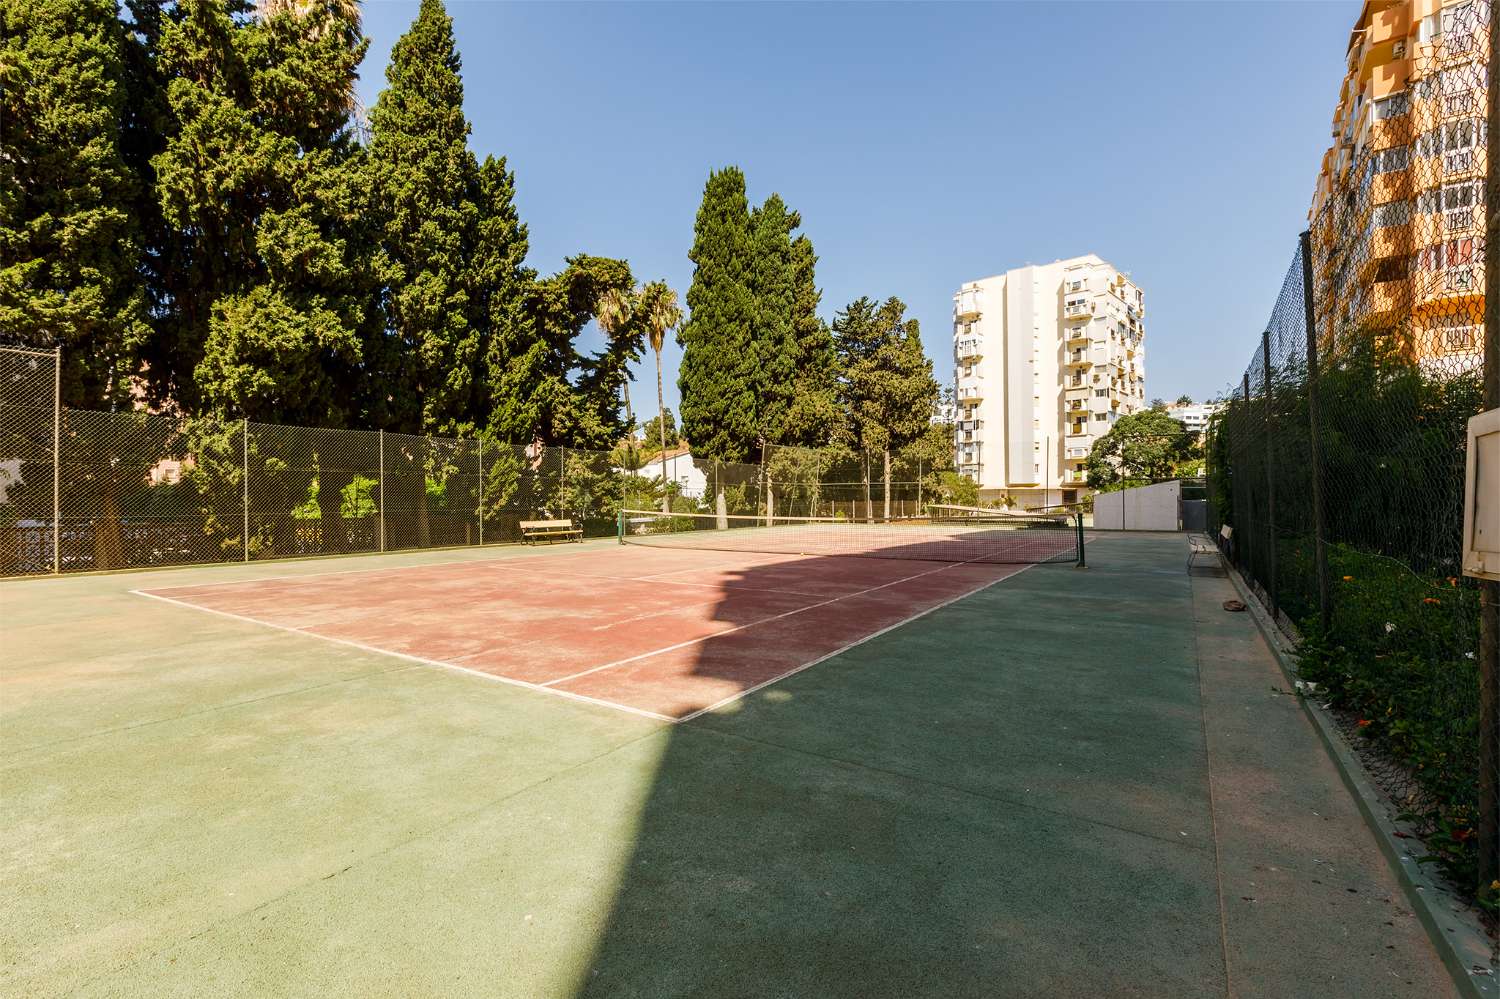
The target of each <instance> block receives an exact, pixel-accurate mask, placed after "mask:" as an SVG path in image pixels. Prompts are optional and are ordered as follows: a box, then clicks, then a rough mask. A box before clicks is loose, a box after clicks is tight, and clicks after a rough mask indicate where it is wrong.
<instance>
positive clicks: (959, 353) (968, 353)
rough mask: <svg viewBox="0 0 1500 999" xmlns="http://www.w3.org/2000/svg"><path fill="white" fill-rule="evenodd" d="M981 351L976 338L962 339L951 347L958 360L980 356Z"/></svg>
mask: <svg viewBox="0 0 1500 999" xmlns="http://www.w3.org/2000/svg"><path fill="white" fill-rule="evenodd" d="M982 353H983V351H982V350H981V349H980V346H979V341H978V340H963V341H960V342H959V343H958V344H957V345H956V346H955V347H954V348H953V356H954V358H955V359H957V360H960V361H966V360H971V359H973V358H976V357H979V356H981V354H982Z"/></svg>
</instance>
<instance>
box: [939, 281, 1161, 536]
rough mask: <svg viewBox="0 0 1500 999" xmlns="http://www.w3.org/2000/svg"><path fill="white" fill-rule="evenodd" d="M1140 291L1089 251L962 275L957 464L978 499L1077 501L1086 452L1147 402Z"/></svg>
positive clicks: (956, 319) (957, 314)
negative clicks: (976, 276) (978, 275)
mask: <svg viewBox="0 0 1500 999" xmlns="http://www.w3.org/2000/svg"><path fill="white" fill-rule="evenodd" d="M1145 311H1146V310H1145V296H1144V295H1143V294H1142V293H1141V289H1140V288H1138V287H1136V286H1135V284H1133V283H1132V282H1131V280H1130V279H1129V278H1128V277H1127V276H1125V275H1124V274H1123V273H1121V272H1120V271H1119V270H1118V269H1117V268H1116V267H1115V266H1114V265H1113V264H1110V263H1109V262H1107V261H1105V260H1103V259H1101V258H1099V257H1097V256H1095V255H1093V254H1088V255H1086V256H1082V257H1072V258H1070V259H1068V260H1058V261H1056V262H1054V263H1050V264H1040V265H1036V266H1031V267H1020V268H1017V269H1016V270H1012V271H1006V272H1005V273H1004V274H999V275H996V276H995V277H988V278H982V279H981V280H978V281H969V282H967V283H965V284H964V285H963V286H962V287H961V288H959V290H958V294H956V295H954V296H953V361H954V397H955V399H956V401H957V404H958V412H957V413H956V414H955V416H956V418H957V419H956V431H955V435H954V436H955V439H954V452H955V455H954V463H955V465H956V466H957V468H958V471H959V472H960V474H962V475H965V476H967V477H968V478H970V479H973V480H974V481H975V482H977V483H979V496H980V500H981V501H983V502H989V501H992V500H998V499H1001V498H1003V497H1007V496H1008V497H1010V498H1011V499H1012V500H1013V501H1014V502H1015V503H1016V504H1017V505H1019V506H1022V507H1028V508H1030V507H1041V506H1047V505H1051V504H1057V503H1073V502H1076V501H1077V500H1078V498H1079V496H1080V495H1081V493H1082V491H1083V489H1084V478H1085V476H1084V459H1085V458H1087V457H1088V454H1089V450H1090V449H1091V448H1092V447H1093V446H1094V442H1095V441H1096V440H1098V439H1099V438H1100V437H1102V436H1103V435H1104V434H1105V433H1106V432H1107V431H1108V430H1109V428H1110V427H1112V426H1113V425H1114V423H1115V421H1116V420H1118V419H1119V418H1120V417H1122V416H1125V415H1127V414H1129V413H1134V412H1137V411H1139V410H1141V409H1144V408H1145V405H1146V403H1145V399H1146V359H1145V358H1146V349H1145V346H1144V344H1145V336H1146V332H1145V325H1144V320H1143V316H1144V314H1145Z"/></svg>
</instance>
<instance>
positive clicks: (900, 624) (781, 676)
mask: <svg viewBox="0 0 1500 999" xmlns="http://www.w3.org/2000/svg"><path fill="white" fill-rule="evenodd" d="M963 564H968V563H963ZM1030 568H1031V564H1023V565H1022V566H1021V567H1020V568H1018V569H1017V570H1016V571H1015V572H1012V573H1008V574H1006V575H1004V576H1001V577H999V578H998V579H992V580H990V581H989V582H988V583H981V584H980V585H978V586H976V587H974V588H973V589H972V590H968V591H966V592H964V593H960V594H959V595H958V596H956V597H951V598H949V599H947V600H944V601H943V602H942V603H939V604H933V605H932V606H931V607H929V608H927V609H926V610H923V611H918V612H917V613H915V614H913V615H912V616H911V617H908V618H903V619H901V620H900V621H897V622H896V623H895V624H890V625H887V626H885V627H884V628H881V629H880V630H879V631H872V632H870V633H869V634H868V635H865V636H864V637H863V638H856V639H855V640H854V641H852V642H850V643H849V644H848V645H845V646H843V647H841V648H837V649H834V650H833V651H832V652H829V653H827V654H826V655H821V656H819V657H818V658H816V659H813V660H810V661H808V662H805V663H803V664H802V665H801V666H795V667H793V668H792V669H789V670H787V671H786V672H785V673H778V674H777V675H776V676H773V677H771V678H770V679H769V680H762V681H761V682H760V683H757V684H755V685H754V686H752V687H746V688H745V689H744V690H741V691H739V692H738V693H735V694H730V695H729V696H728V697H726V698H724V699H723V700H721V701H715V702H714V703H712V704H710V705H708V706H707V707H705V708H699V709H698V710H697V711H693V712H690V713H688V714H685V715H683V716H682V717H681V718H678V719H676V722H677V724H679V725H680V724H682V723H683V722H688V721H692V720H693V719H694V718H697V717H698V716H699V715H705V714H708V713H709V712H710V711H715V710H717V709H719V708H722V707H723V706H724V705H726V704H733V703H734V702H735V701H738V700H739V699H741V698H743V697H749V696H750V695H751V694H753V693H755V692H756V691H757V690H760V689H761V688H762V687H769V686H770V685H771V684H773V683H780V682H781V681H782V680H785V679H786V678H787V677H789V676H796V675H797V674H798V673H801V672H802V671H803V670H805V669H812V668H813V667H814V666H816V665H818V663H821V662H827V661H828V660H830V659H832V658H833V657H834V656H838V655H843V654H844V653H845V652H848V651H849V650H850V649H852V648H855V647H856V646H859V645H863V644H865V643H866V642H868V641H871V640H873V639H876V638H879V637H880V636H881V635H884V634H885V633H886V632H889V631H895V630H896V629H897V628H904V627H906V626H907V625H908V624H911V623H912V622H913V621H915V620H917V619H918V618H922V617H926V616H927V615H928V614H931V613H932V612H933V611H939V610H942V609H943V608H944V607H947V606H948V605H949V604H954V603H957V602H958V601H960V600H965V599H967V598H969V597H972V596H973V595H974V594H976V593H979V592H981V591H984V590H987V589H989V588H990V587H991V586H994V585H995V584H996V583H1003V582H1005V581H1006V580H1007V579H1014V578H1015V577H1017V576H1019V575H1020V574H1021V573H1023V572H1025V571H1026V570H1027V569H1030Z"/></svg>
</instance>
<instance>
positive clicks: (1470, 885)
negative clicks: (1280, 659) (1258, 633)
mask: <svg viewBox="0 0 1500 999" xmlns="http://www.w3.org/2000/svg"><path fill="white" fill-rule="evenodd" d="M1308 243H1309V240H1308V238H1307V237H1304V240H1303V244H1302V247H1300V248H1299V250H1298V252H1297V254H1296V255H1295V257H1294V259H1293V262H1292V266H1291V268H1290V270H1289V271H1288V273H1287V277H1286V281H1285V283H1284V284H1283V286H1282V290H1281V295H1280V297H1279V298H1278V300H1277V303H1276V307H1275V309H1274V310H1273V312H1272V315H1271V319H1270V322H1269V324H1268V326H1267V329H1266V332H1265V333H1264V335H1263V337H1262V340H1261V344H1260V345H1259V347H1258V348H1257V350H1256V352H1255V354H1254V355H1253V356H1252V358H1251V361H1250V364H1249V366H1248V367H1247V369H1246V371H1245V373H1244V375H1243V377H1242V378H1241V380H1240V383H1239V385H1238V386H1236V388H1235V389H1234V390H1233V391H1232V392H1231V393H1230V394H1229V397H1228V398H1227V399H1226V403H1227V405H1226V406H1225V408H1224V409H1223V410H1222V411H1221V412H1220V413H1219V414H1218V417H1217V419H1216V420H1215V422H1214V423H1213V425H1212V426H1211V428H1210V434H1209V443H1208V452H1209V453H1208V471H1209V480H1208V481H1209V492H1210V521H1211V526H1212V527H1213V529H1215V530H1217V528H1218V527H1219V526H1220V525H1221V524H1229V525H1231V526H1232V527H1233V529H1234V533H1233V538H1232V545H1231V550H1230V554H1231V556H1232V558H1233V561H1234V562H1235V563H1236V565H1237V566H1238V567H1239V568H1240V569H1241V571H1242V572H1243V573H1244V576H1245V578H1246V579H1247V580H1248V581H1249V582H1250V583H1251V585H1252V586H1253V587H1254V588H1255V589H1256V590H1257V591H1258V594H1259V596H1260V597H1261V599H1262V600H1263V601H1264V602H1265V604H1266V605H1267V607H1268V608H1270V609H1271V610H1272V611H1273V613H1274V614H1276V615H1277V617H1278V620H1279V621H1281V622H1282V623H1283V624H1284V625H1286V624H1289V625H1291V626H1292V627H1293V629H1294V630H1295V631H1296V632H1298V633H1299V637H1300V639H1301V642H1300V647H1299V660H1300V662H1299V671H1300V673H1301V675H1302V676H1303V677H1304V678H1305V679H1307V680H1311V681H1314V682H1316V683H1318V684H1321V685H1322V686H1323V687H1324V688H1326V690H1327V695H1326V698H1327V700H1329V701H1330V702H1331V703H1332V705H1333V706H1334V707H1335V708H1336V709H1337V714H1338V717H1339V718H1341V719H1342V721H1341V724H1342V725H1343V728H1344V730H1345V734H1346V736H1347V738H1348V739H1349V741H1350V743H1351V745H1352V746H1353V747H1354V748H1355V749H1356V750H1358V751H1360V752H1361V755H1363V756H1364V757H1365V758H1366V762H1367V764H1368V765H1369V766H1370V768H1371V770H1372V772H1373V773H1374V774H1375V776H1376V777H1377V778H1378V779H1379V780H1380V781H1381V782H1382V783H1383V785H1384V788H1385V790H1386V791H1387V792H1388V793H1389V794H1390V795H1391V796H1392V797H1393V798H1394V800H1396V801H1397V803H1398V804H1400V805H1401V806H1402V807H1403V808H1404V809H1405V810H1406V811H1407V812H1408V814H1409V815H1410V816H1411V817H1413V818H1414V819H1416V820H1417V821H1418V823H1419V824H1420V826H1421V827H1422V829H1423V832H1424V837H1425V839H1426V842H1427V845H1428V849H1429V856H1430V858H1431V859H1433V860H1435V861H1437V862H1440V863H1441V864H1442V865H1443V866H1444V868H1445V869H1446V870H1447V871H1448V872H1449V873H1450V874H1451V876H1452V877H1453V878H1454V880H1455V881H1456V882H1457V883H1459V884H1460V885H1462V886H1463V887H1464V888H1465V889H1466V890H1472V889H1474V888H1475V887H1476V886H1479V887H1480V888H1481V895H1482V896H1484V895H1488V894H1490V893H1489V892H1488V891H1487V890H1485V889H1484V888H1483V885H1481V884H1480V874H1481V871H1484V869H1485V861H1484V860H1483V858H1485V857H1488V856H1493V851H1494V850H1495V849H1496V845H1495V841H1494V831H1493V830H1494V825H1493V823H1490V824H1488V825H1487V824H1486V823H1485V822H1484V821H1483V820H1482V817H1481V810H1480V802H1481V789H1482V788H1487V793H1488V795H1489V796H1490V797H1489V798H1488V800H1490V801H1493V800H1495V798H1494V794H1495V787H1496V783H1497V774H1496V772H1495V771H1494V769H1493V768H1482V767H1481V765H1480V759H1481V756H1480V751H1479V748H1480V720H1479V719H1480V669H1479V667H1480V663H1479V662H1478V661H1477V658H1478V653H1479V614H1480V586H1479V585H1478V583H1477V581H1475V580H1473V579H1466V578H1464V577H1463V576H1462V574H1461V573H1460V571H1459V558H1460V551H1459V547H1460V540H1461V533H1462V531H1461V527H1462V518H1463V509H1464V499H1463V480H1464V449H1465V429H1466V426H1467V422H1468V419H1469V417H1471V416H1473V415H1474V414H1475V413H1477V412H1479V411H1480V402H1481V381H1480V377H1481V358H1480V355H1479V353H1478V352H1477V344H1474V345H1472V347H1471V349H1468V350H1462V351H1458V350H1452V349H1449V341H1447V340H1446V338H1445V337H1444V336H1443V333H1444V332H1445V331H1446V330H1448V329H1451V328H1452V327H1451V325H1450V324H1448V323H1444V322H1441V321H1439V322H1438V323H1435V324H1434V323H1421V322H1416V321H1412V320H1410V319H1406V320H1404V321H1403V322H1401V323H1399V324H1398V325H1396V326H1394V327H1389V328H1386V329H1384V330H1381V331H1379V332H1378V333H1377V332H1375V331H1371V330H1369V329H1348V330H1343V329H1341V330H1340V332H1339V333H1338V335H1333V336H1329V335H1326V334H1325V333H1321V332H1320V334H1319V335H1318V336H1317V337H1315V338H1314V337H1309V335H1308V330H1309V326H1308V316H1310V315H1313V314H1314V313H1315V310H1314V308H1313V302H1312V298H1311V296H1309V295H1308V294H1307V290H1308V288H1307V285H1306V284H1305V281H1306V277H1307V275H1308V274H1309V273H1315V272H1316V269H1317V261H1316V259H1312V260H1309V259H1307V258H1305V257H1304V251H1305V249H1306V247H1307V246H1308ZM1465 314H1467V313H1465ZM1437 318H1438V319H1439V320H1441V317H1437ZM1314 325H1315V328H1316V326H1317V324H1316V323H1315V324H1314ZM1485 851H1491V852H1490V853H1488V854H1487V853H1485ZM1492 876H1493V875H1492V874H1488V873H1486V874H1485V877H1486V878H1488V877H1492ZM1484 884H1488V881H1487V880H1486V881H1485V882H1484Z"/></svg>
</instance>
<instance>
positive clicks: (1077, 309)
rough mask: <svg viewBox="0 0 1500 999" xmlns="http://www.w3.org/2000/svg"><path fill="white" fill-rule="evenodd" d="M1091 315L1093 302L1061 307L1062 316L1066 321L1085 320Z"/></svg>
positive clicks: (1069, 304)
mask: <svg viewBox="0 0 1500 999" xmlns="http://www.w3.org/2000/svg"><path fill="white" fill-rule="evenodd" d="M1093 314H1094V303H1093V302H1070V303H1068V304H1067V305H1065V306H1063V316H1065V317H1066V318H1068V319H1086V318H1088V317H1089V316H1092V315H1093Z"/></svg>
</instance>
